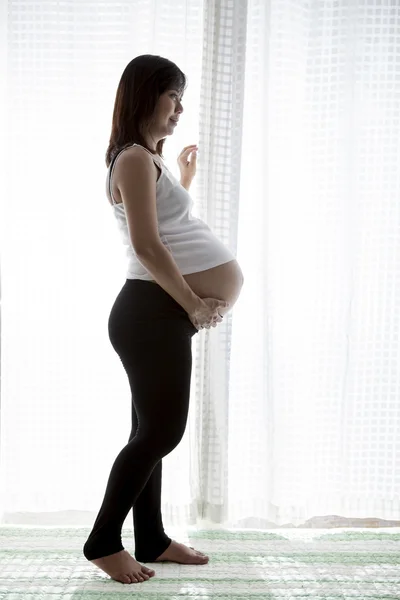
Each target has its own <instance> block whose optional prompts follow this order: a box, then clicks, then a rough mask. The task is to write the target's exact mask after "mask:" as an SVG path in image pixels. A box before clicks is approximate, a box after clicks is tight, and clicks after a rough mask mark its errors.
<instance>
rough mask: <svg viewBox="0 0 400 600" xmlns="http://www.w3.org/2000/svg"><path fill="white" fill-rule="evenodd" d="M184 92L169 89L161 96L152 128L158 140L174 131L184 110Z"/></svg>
mask: <svg viewBox="0 0 400 600" xmlns="http://www.w3.org/2000/svg"><path fill="white" fill-rule="evenodd" d="M181 100H182V94H181V93H180V92H179V91H178V90H174V89H168V90H167V91H165V92H164V93H163V94H161V96H160V97H159V99H158V101H157V104H156V107H155V110H154V115H153V124H152V127H151V129H150V131H151V133H152V136H153V138H154V140H156V141H157V142H158V141H159V140H161V139H163V138H165V137H166V136H167V135H172V134H173V133H174V130H175V127H176V126H177V122H178V120H179V118H180V116H181V114H182V112H183V106H182V103H181Z"/></svg>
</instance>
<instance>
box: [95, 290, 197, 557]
mask: <svg viewBox="0 0 400 600" xmlns="http://www.w3.org/2000/svg"><path fill="white" fill-rule="evenodd" d="M108 332H109V337H110V341H111V344H112V345H113V347H114V350H115V351H116V352H117V353H118V355H119V357H120V359H121V362H122V364H123V366H124V369H125V371H126V374H127V375H128V379H129V385H130V388H131V391H132V431H131V434H130V437H129V442H128V444H127V445H126V446H125V447H124V448H123V449H122V450H121V452H120V453H119V454H118V456H117V458H116V459H115V462H114V464H113V466H112V469H111V473H110V476H109V479H108V483H107V487H106V491H105V495H104V499H103V503H102V505H101V508H100V511H99V513H98V515H97V518H96V521H95V523H94V525H93V529H92V531H91V533H90V535H89V537H88V539H87V541H86V543H85V545H84V547H83V554H84V555H85V557H86V558H87V559H88V560H94V559H95V558H101V557H104V556H108V555H110V554H114V553H115V552H119V551H120V550H124V547H123V545H122V539H121V530H122V526H123V524H124V521H125V519H126V517H127V515H128V512H129V511H130V509H131V508H133V527H134V533H135V557H136V559H137V560H139V561H141V562H153V561H154V560H155V559H156V558H158V556H160V554H162V553H163V552H164V551H165V550H166V549H167V548H168V546H169V545H170V543H171V539H170V538H169V537H168V536H167V535H166V534H165V532H164V527H163V523H162V517H161V470H162V464H161V459H162V457H163V456H166V455H167V454H169V453H170V452H171V451H172V450H173V449H174V448H175V447H176V446H177V445H178V444H179V442H180V440H181V439H182V436H183V434H184V431H185V427H186V421H187V415H188V409H189V395H190V379H191V372H192V346H191V344H192V337H193V335H194V334H195V333H198V330H197V329H196V327H195V326H194V325H193V324H192V323H191V321H190V319H189V317H188V314H187V313H186V311H185V310H184V309H183V308H182V306H181V305H180V304H178V303H177V302H176V301H175V300H174V299H173V298H172V296H170V295H169V294H168V293H167V292H166V291H165V290H164V289H163V288H162V287H161V286H159V285H158V284H157V283H152V282H150V281H143V280H140V279H127V280H126V282H125V284H124V285H123V287H122V289H121V291H120V293H119V294H118V296H117V298H116V300H115V302H114V305H113V307H112V309H111V313H110V316H109V321H108Z"/></svg>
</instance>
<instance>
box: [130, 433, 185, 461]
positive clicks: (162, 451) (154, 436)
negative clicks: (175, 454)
mask: <svg viewBox="0 0 400 600" xmlns="http://www.w3.org/2000/svg"><path fill="white" fill-rule="evenodd" d="M183 433H184V431H181V430H178V429H175V430H174V431H170V430H168V429H167V428H165V429H157V430H156V431H155V430H148V431H143V430H141V431H138V432H137V435H136V440H137V441H141V442H142V444H143V445H144V447H145V448H146V453H149V452H150V453H151V454H152V455H153V456H154V458H156V459H158V460H159V459H161V458H163V457H164V456H167V454H169V453H170V452H172V450H173V449H174V448H176V446H177V445H178V444H179V442H180V441H181V439H182V437H183Z"/></svg>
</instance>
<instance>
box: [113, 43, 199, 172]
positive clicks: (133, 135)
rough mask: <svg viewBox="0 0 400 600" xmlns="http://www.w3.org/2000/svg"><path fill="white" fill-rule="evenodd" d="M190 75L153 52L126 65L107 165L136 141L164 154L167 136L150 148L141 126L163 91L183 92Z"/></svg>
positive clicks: (118, 96)
mask: <svg viewBox="0 0 400 600" xmlns="http://www.w3.org/2000/svg"><path fill="white" fill-rule="evenodd" d="M186 83H187V78H186V76H185V75H184V73H182V71H181V70H180V69H179V68H178V67H177V66H176V65H175V64H174V63H173V62H171V61H170V60H168V59H167V58H163V57H161V56H154V55H152V54H142V55H141V56H137V57H136V58H134V59H133V60H131V62H130V63H129V64H128V65H127V66H126V67H125V70H124V72H123V73H122V77H121V80H120V82H119V85H118V89H117V94H116V98H115V103H114V112H113V118H112V126H111V136H110V142H109V145H108V148H107V152H106V165H107V167H108V166H109V165H110V163H111V161H112V159H113V158H114V156H115V155H116V154H117V153H118V152H119V151H120V150H122V149H123V148H124V147H126V146H129V145H130V144H133V143H136V144H140V145H141V146H144V147H145V148H147V149H148V150H149V151H150V152H151V153H152V154H158V155H159V156H161V158H164V157H163V155H162V149H163V146H164V142H165V138H164V139H162V140H160V141H159V142H158V143H157V146H156V152H154V151H153V150H152V149H151V148H148V146H147V143H146V141H145V139H144V137H143V135H142V133H141V130H140V126H141V125H142V124H143V123H146V124H148V123H149V122H150V119H151V118H152V116H153V112H154V109H155V107H156V104H157V101H158V99H159V97H160V96H161V94H163V93H164V92H165V91H166V90H168V89H176V90H177V91H179V92H180V93H183V91H184V90H185V88H186Z"/></svg>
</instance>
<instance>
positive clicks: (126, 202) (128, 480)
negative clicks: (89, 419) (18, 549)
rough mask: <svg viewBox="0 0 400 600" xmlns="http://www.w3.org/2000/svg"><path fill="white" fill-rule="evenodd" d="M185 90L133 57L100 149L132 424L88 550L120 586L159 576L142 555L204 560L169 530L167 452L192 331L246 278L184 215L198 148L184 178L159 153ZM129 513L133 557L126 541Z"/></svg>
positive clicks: (226, 303) (182, 403)
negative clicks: (115, 246)
mask: <svg viewBox="0 0 400 600" xmlns="http://www.w3.org/2000/svg"><path fill="white" fill-rule="evenodd" d="M185 87H186V78H185V75H184V74H183V73H182V71H181V70H180V69H179V68H178V67H177V66H176V65H175V64H174V63H172V62H171V61H169V60H167V59H164V58H162V57H159V56H153V55H143V56H138V57H136V58H135V59H133V60H132V61H131V62H130V63H129V64H128V65H127V67H126V68H125V70H124V72H123V74H122V77H121V80H120V83H119V86H118V90H117V94H116V99H115V105H114V113H113V120H112V130H111V137H110V143H109V146H108V149H107V153H106V165H107V167H108V172H107V181H106V193H107V198H108V201H109V203H110V205H111V210H112V211H113V213H114V216H115V218H116V220H117V224H118V227H119V229H120V231H121V235H122V238H123V243H124V244H125V245H126V252H127V257H128V269H127V275H126V281H125V283H124V285H123V287H122V289H121V291H120V292H119V294H118V296H117V298H116V299H115V302H114V304H113V306H112V308H111V312H110V316H109V321H108V331H109V337H110V341H111V344H112V346H113V348H114V349H115V351H116V352H117V354H118V356H119V358H120V360H121V363H122V365H123V367H124V369H125V371H126V374H127V376H128V380H129V385H130V388H131V391H132V430H131V434H130V437H129V441H128V443H127V445H126V446H125V447H124V448H123V449H122V450H121V452H120V453H119V454H118V456H117V458H116V459H115V462H114V464H113V466H112V469H111V473H110V476H109V479H108V482H107V487H106V491H105V495H104V499H103V503H102V505H101V507H100V510H99V513H98V515H97V518H96V520H95V523H94V525H93V528H92V531H91V533H90V535H89V537H88V539H87V541H86V543H85V545H84V547H83V553H84V556H85V557H86V558H87V560H89V561H91V562H92V563H93V564H94V565H96V566H97V567H99V568H100V569H102V570H103V571H104V572H105V573H107V574H108V575H109V576H110V577H111V578H112V579H114V580H116V581H120V582H121V583H138V582H142V581H145V580H147V579H149V578H150V577H153V576H154V575H155V572H154V570H153V569H150V568H148V567H145V566H143V565H141V564H140V563H139V562H137V561H141V562H161V561H172V562H177V563H182V564H205V563H207V562H208V557H207V556H206V555H204V554H202V553H201V552H198V551H196V550H195V549H193V548H190V547H187V546H185V545H183V544H180V543H178V542H176V541H175V540H171V539H170V538H169V537H168V536H167V534H166V533H165V531H164V527H163V523H162V516H161V479H162V458H163V457H164V456H166V455H167V454H169V453H170V452H171V451H172V450H173V449H174V448H175V447H176V446H177V445H178V444H179V442H180V440H181V439H182V436H183V434H184V431H185V427H186V421H187V415H188V409H189V395H190V379H191V370H192V352H191V342H192V337H193V335H194V334H196V333H198V331H199V330H201V329H202V328H207V329H209V328H210V327H216V325H217V324H218V323H220V322H221V320H222V319H223V316H224V314H226V313H227V312H228V311H229V310H231V309H232V307H233V306H234V304H235V302H236V300H237V299H238V297H239V294H240V291H241V288H242V285H243V274H242V271H241V269H240V267H239V265H238V263H237V261H236V260H235V257H234V256H233V254H232V253H231V252H230V251H229V250H228V248H227V247H226V246H224V244H222V242H221V241H220V240H219V239H218V238H216V236H215V235H214V233H213V232H212V231H211V229H210V228H209V227H208V226H207V225H206V224H205V223H204V222H203V221H202V220H200V219H198V218H195V217H194V216H193V215H192V214H191V208H192V199H191V197H190V195H189V193H188V189H189V186H190V183H191V180H192V179H193V176H194V173H195V164H196V158H195V149H196V147H195V146H188V147H187V148H185V149H184V150H183V151H182V153H181V155H180V157H179V161H178V162H179V167H180V171H181V180H180V182H179V181H178V180H177V179H176V178H175V177H174V176H173V175H172V173H171V172H170V171H169V170H168V169H167V167H166V166H165V164H164V161H163V159H162V148H163V145H164V142H165V138H166V137H167V136H168V135H172V133H173V132H174V130H175V128H176V127H177V123H178V120H179V117H180V115H181V114H182V112H183V108H182V104H181V102H182V95H183V92H184V89H185ZM189 155H191V161H190V162H189V160H188V157H189ZM131 508H132V510H133V526H134V535H135V557H136V559H137V560H135V559H134V558H133V556H131V554H129V552H127V551H126V550H125V549H124V547H123V545H122V541H121V531H122V526H123V524H124V521H125V519H126V517H127V515H128V513H129V511H130V509H131Z"/></svg>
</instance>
